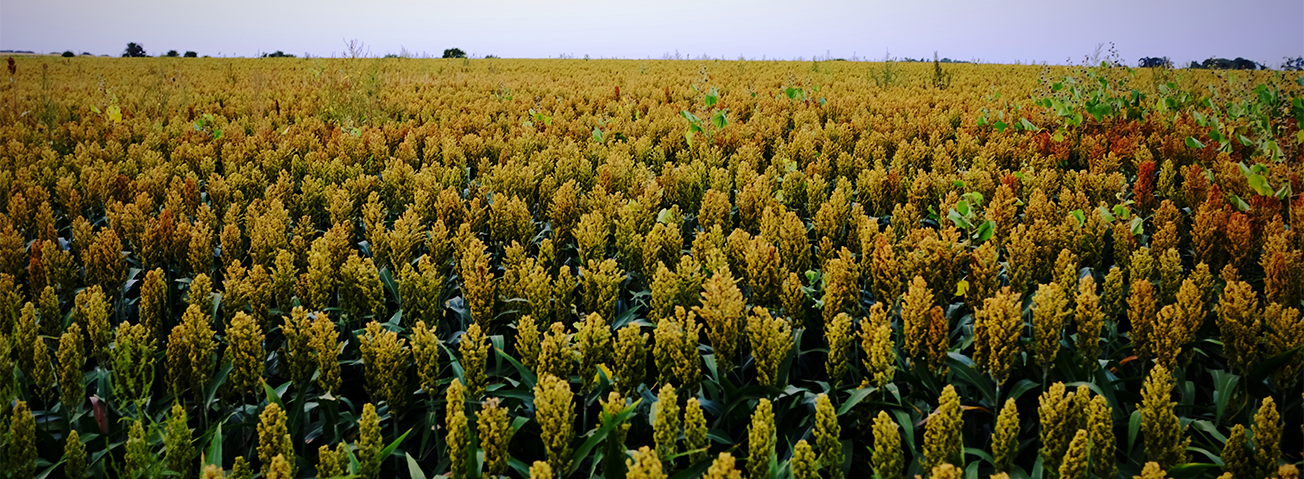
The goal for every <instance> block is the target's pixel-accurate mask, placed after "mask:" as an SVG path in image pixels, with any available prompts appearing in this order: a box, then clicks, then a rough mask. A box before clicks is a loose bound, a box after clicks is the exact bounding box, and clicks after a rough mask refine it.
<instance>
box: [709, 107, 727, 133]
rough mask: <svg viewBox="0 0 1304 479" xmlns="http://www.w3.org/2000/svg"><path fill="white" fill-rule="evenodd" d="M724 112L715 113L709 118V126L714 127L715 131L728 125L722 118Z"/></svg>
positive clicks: (725, 119)
mask: <svg viewBox="0 0 1304 479" xmlns="http://www.w3.org/2000/svg"><path fill="white" fill-rule="evenodd" d="M725 111H727V110H720V111H717V112H715V116H713V117H711V124H712V125H715V129H717V130H719V129H723V128H724V127H725V125H728V124H729V120H728V119H727V118H725V116H724V115H725Z"/></svg>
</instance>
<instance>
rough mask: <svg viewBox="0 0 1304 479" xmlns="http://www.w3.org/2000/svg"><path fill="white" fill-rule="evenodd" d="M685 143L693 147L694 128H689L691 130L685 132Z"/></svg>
mask: <svg viewBox="0 0 1304 479" xmlns="http://www.w3.org/2000/svg"><path fill="white" fill-rule="evenodd" d="M684 141H686V142H688V146H693V129H692V128H689V129H687V130H684Z"/></svg>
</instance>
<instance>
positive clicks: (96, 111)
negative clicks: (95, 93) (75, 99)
mask: <svg viewBox="0 0 1304 479" xmlns="http://www.w3.org/2000/svg"><path fill="white" fill-rule="evenodd" d="M91 111H93V112H95V114H96V115H102V114H104V113H103V112H101V111H100V107H98V106H95V105H91Z"/></svg>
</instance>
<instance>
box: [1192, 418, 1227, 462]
mask: <svg viewBox="0 0 1304 479" xmlns="http://www.w3.org/2000/svg"><path fill="white" fill-rule="evenodd" d="M1191 428H1192V429H1198V430H1200V431H1204V433H1205V434H1208V435H1209V437H1212V438H1214V440H1215V441H1218V442H1219V443H1222V444H1227V436H1226V435H1224V434H1223V433H1222V431H1219V430H1218V426H1214V425H1213V423H1211V422H1209V421H1205V420H1203V419H1199V420H1195V421H1191ZM1191 449H1195V448H1193V447H1192V448H1191ZM1211 459H1213V460H1214V461H1215V462H1220V461H1222V459H1219V458H1218V456H1216V455H1215V456H1211Z"/></svg>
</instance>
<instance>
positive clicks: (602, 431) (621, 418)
mask: <svg viewBox="0 0 1304 479" xmlns="http://www.w3.org/2000/svg"><path fill="white" fill-rule="evenodd" d="M642 402H643V399H642V398H640V399H637V400H635V401H634V402H633V403H632V404H630V405H628V406H625V409H624V410H623V411H621V412H620V414H617V415H616V416H615V417H609V418H606V420H605V421H603V422H602V426H601V427H599V428H597V429H595V430H594V431H593V433H592V434H591V435H590V436H589V438H588V439H586V440H585V441H584V443H583V444H580V447H579V448H577V449H575V452H574V453H572V454H571V467H570V471H567V472H566V474H565V475H568V476H569V475H573V474H575V472H576V471H578V470H579V468H580V463H582V462H584V459H585V458H587V457H589V451H592V450H593V448H594V447H596V446H597V445H598V443H600V442H602V440H603V439H606V438H607V435H608V434H611V432H612V431H614V430H616V428H617V427H619V426H620V425H621V424H624V423H625V421H628V420H629V417H630V416H632V415H633V414H634V409H635V408H637V407H638V405H639V404H640V403H642Z"/></svg>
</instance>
